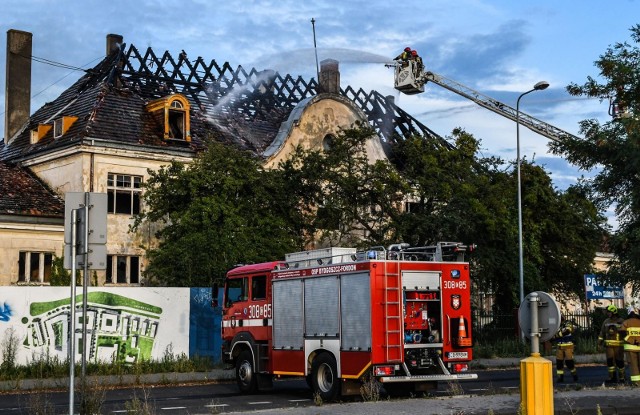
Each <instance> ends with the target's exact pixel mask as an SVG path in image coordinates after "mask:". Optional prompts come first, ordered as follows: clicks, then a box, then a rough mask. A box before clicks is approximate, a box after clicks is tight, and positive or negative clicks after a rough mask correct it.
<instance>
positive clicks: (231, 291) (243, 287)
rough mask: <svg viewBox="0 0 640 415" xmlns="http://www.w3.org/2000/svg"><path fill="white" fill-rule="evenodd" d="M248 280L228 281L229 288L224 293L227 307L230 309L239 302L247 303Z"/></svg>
mask: <svg viewBox="0 0 640 415" xmlns="http://www.w3.org/2000/svg"><path fill="white" fill-rule="evenodd" d="M247 280H248V278H246V277H243V278H233V279H228V280H227V286H226V289H225V292H224V298H225V305H226V306H227V307H230V306H231V304H233V303H235V302H238V301H247V298H248V297H247V294H248V293H249V290H248V289H247V288H248V287H247Z"/></svg>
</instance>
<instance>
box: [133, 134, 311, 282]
mask: <svg viewBox="0 0 640 415" xmlns="http://www.w3.org/2000/svg"><path fill="white" fill-rule="evenodd" d="M149 174H150V178H149V180H148V181H147V183H146V185H145V187H146V189H145V193H144V196H143V197H144V201H145V204H146V206H147V210H146V211H145V212H144V213H142V214H141V215H139V216H138V217H137V218H136V221H135V224H134V226H133V229H136V228H138V227H139V226H141V225H142V224H143V223H145V222H151V223H156V224H160V225H161V227H160V228H159V230H158V231H157V232H156V237H157V238H158V239H159V241H160V242H159V244H158V246H157V247H148V250H147V254H148V257H149V260H150V263H149V265H148V266H147V268H146V270H145V276H146V277H147V278H150V279H152V280H155V281H159V282H160V283H162V284H163V285H168V286H192V287H193V286H196V287H197V286H210V285H212V283H213V281H215V280H216V279H220V278H222V277H223V276H224V274H225V272H226V271H227V270H228V269H230V268H231V267H232V266H233V265H235V264H238V263H253V262H263V261H271V260H273V259H274V258H282V257H284V253H286V252H291V251H295V250H298V249H300V248H301V242H300V234H301V231H300V229H299V228H298V225H299V220H298V219H297V216H299V214H298V213H297V209H296V208H297V201H296V200H295V199H294V198H292V197H291V196H290V195H288V194H287V193H286V186H284V185H283V183H282V181H281V180H282V179H281V173H280V172H277V171H270V170H265V169H263V168H262V167H261V161H260V160H258V159H256V158H254V157H251V156H250V155H248V154H247V153H244V152H241V151H239V150H236V149H234V148H232V147H230V146H228V145H223V144H219V143H215V142H210V143H209V146H208V150H207V151H205V152H203V153H202V154H200V156H199V157H198V158H197V159H195V160H194V162H193V163H192V164H191V165H189V166H188V167H187V166H185V165H184V164H182V163H178V162H173V163H172V164H171V165H169V166H167V167H164V168H161V169H160V170H158V171H156V172H153V171H150V172H149Z"/></svg>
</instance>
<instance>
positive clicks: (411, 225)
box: [393, 129, 604, 313]
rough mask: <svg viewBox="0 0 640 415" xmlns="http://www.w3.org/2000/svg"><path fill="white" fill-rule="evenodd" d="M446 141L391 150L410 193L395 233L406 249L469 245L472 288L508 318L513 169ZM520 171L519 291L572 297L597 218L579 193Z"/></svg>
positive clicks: (586, 264) (514, 256) (539, 171)
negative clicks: (521, 288) (552, 292)
mask: <svg viewBox="0 0 640 415" xmlns="http://www.w3.org/2000/svg"><path fill="white" fill-rule="evenodd" d="M450 139H451V140H452V141H453V143H452V144H453V146H452V148H450V147H443V146H441V145H439V144H438V143H437V142H430V141H426V140H424V139H422V138H420V137H413V138H410V139H407V140H405V141H402V142H399V143H397V145H395V146H394V148H393V150H394V151H393V154H394V155H393V161H394V164H395V165H396V166H398V168H399V169H400V172H401V174H402V175H403V177H405V179H406V180H407V181H408V182H409V183H410V184H411V188H412V193H411V198H410V200H411V204H410V210H409V211H408V212H405V213H404V214H403V215H401V216H400V217H399V218H398V221H397V226H398V232H397V234H398V235H399V236H400V237H401V238H402V240H403V241H407V242H411V243H412V244H414V245H415V244H433V243H436V242H438V241H442V240H454V241H462V242H466V243H475V244H477V245H478V246H479V249H478V250H477V251H476V252H475V253H474V254H473V256H472V269H471V272H472V277H473V279H474V282H475V286H476V287H477V288H481V289H483V290H485V291H486V292H491V293H493V294H494V295H495V297H496V303H495V304H496V307H497V309H498V311H502V312H506V313H510V312H511V311H512V310H513V308H514V307H516V305H517V304H518V303H519V284H518V281H519V278H518V228H517V203H516V188H517V177H516V175H515V169H513V170H512V171H511V172H508V171H505V168H504V164H505V163H504V162H503V161H502V160H500V159H497V158H493V157H491V158H480V157H478V152H479V148H480V142H479V141H478V140H476V139H475V138H474V137H473V136H472V135H470V134H468V133H466V132H465V131H464V130H461V129H456V130H454V131H453V135H452V137H450ZM521 167H522V169H521V173H522V189H523V212H524V213H523V229H524V231H523V234H524V244H523V245H524V248H525V249H524V265H525V267H524V268H525V272H524V276H525V281H524V282H525V292H529V291H533V290H555V289H557V290H559V291H560V292H571V293H580V292H581V291H582V290H583V288H582V287H583V285H582V284H583V283H582V279H583V275H584V274H585V273H587V272H590V271H591V262H592V261H593V257H594V255H595V250H596V247H597V245H598V243H599V241H600V239H601V230H600V228H599V225H601V224H602V222H603V221H604V218H603V217H602V215H599V213H598V210H597V209H596V207H595V206H594V205H593V204H592V203H591V202H590V201H589V199H588V194H587V193H585V192H583V191H581V188H580V187H572V188H570V189H568V190H567V191H566V192H560V191H558V190H556V189H554V188H553V186H552V183H551V178H550V177H549V175H548V173H547V172H546V171H545V170H544V169H543V168H542V167H539V166H536V165H534V164H533V163H530V162H526V161H524V162H523V163H522V166H521Z"/></svg>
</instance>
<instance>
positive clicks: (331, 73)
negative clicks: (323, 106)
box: [320, 59, 340, 94]
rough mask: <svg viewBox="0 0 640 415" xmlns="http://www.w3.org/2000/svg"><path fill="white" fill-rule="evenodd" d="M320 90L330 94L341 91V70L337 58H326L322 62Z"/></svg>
mask: <svg viewBox="0 0 640 415" xmlns="http://www.w3.org/2000/svg"><path fill="white" fill-rule="evenodd" d="M320 91H321V92H326V93H329V94H339V93H340V70H339V69H338V61H337V60H334V59H325V60H323V61H322V62H320Z"/></svg>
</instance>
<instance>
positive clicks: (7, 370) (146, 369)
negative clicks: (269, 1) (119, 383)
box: [0, 329, 219, 381]
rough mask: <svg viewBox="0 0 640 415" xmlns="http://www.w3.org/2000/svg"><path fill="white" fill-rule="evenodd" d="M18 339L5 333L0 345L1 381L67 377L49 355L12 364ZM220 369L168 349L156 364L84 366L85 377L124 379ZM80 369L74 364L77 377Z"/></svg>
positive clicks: (64, 367)
mask: <svg viewBox="0 0 640 415" xmlns="http://www.w3.org/2000/svg"><path fill="white" fill-rule="evenodd" d="M18 341H19V340H18V338H17V336H16V335H15V333H14V332H13V331H12V329H9V330H7V331H6V332H5V336H4V339H3V340H2V341H1V342H0V357H1V358H2V360H1V363H0V369H1V370H0V381H20V380H22V379H48V378H63V377H66V376H68V375H69V362H68V360H67V359H65V360H60V359H59V358H57V357H51V356H50V355H39V356H33V357H32V359H31V360H30V361H29V363H28V364H25V365H18V364H16V362H15V358H16V350H17V348H18V346H19V343H18ZM218 366H219V365H215V364H214V363H213V362H212V361H211V359H210V358H207V357H197V356H196V357H193V358H189V357H188V356H187V355H186V354H184V353H180V354H174V353H173V351H172V349H171V347H167V349H166V350H165V352H164V355H163V356H162V357H161V358H160V359H157V360H147V361H138V362H136V363H134V364H126V363H121V362H114V363H93V362H87V364H86V374H87V376H125V375H135V376H137V377H138V378H139V377H140V376H141V375H145V374H152V373H174V372H178V373H191V372H207V371H210V370H212V369H214V368H216V367H218ZM78 367H79V365H78V364H76V373H78V372H79V370H78Z"/></svg>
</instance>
